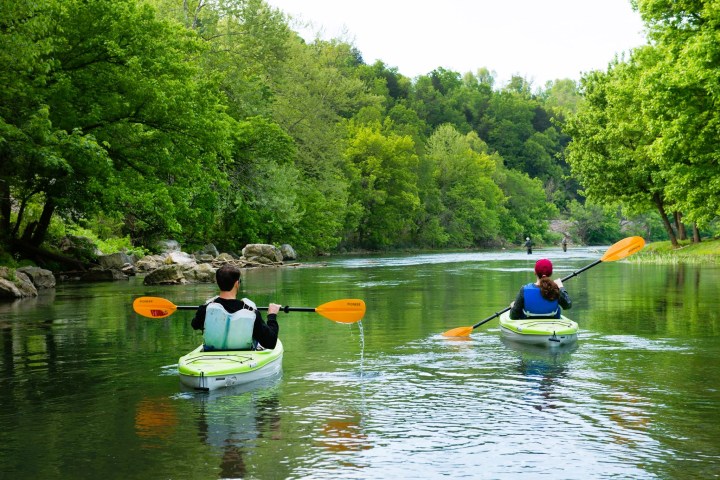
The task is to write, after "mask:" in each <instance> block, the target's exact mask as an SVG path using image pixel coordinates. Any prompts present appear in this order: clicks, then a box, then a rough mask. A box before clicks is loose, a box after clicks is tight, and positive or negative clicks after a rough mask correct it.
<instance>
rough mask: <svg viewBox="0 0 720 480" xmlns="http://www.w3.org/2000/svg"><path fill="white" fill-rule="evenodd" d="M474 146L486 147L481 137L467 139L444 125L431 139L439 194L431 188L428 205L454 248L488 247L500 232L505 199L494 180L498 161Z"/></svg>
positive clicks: (430, 153)
mask: <svg viewBox="0 0 720 480" xmlns="http://www.w3.org/2000/svg"><path fill="white" fill-rule="evenodd" d="M474 146H475V147H476V148H478V147H479V148H485V145H484V144H483V143H482V142H481V141H480V140H479V138H478V137H477V134H475V133H474V132H473V133H470V134H468V135H467V136H465V135H462V134H460V133H459V132H458V131H457V130H456V129H455V128H454V127H453V126H451V125H443V126H441V127H439V128H438V129H437V130H436V131H435V133H433V135H432V136H431V137H430V138H429V139H428V143H427V147H426V149H427V152H426V156H427V158H428V160H429V161H430V164H431V166H432V168H433V171H432V175H433V180H434V186H435V189H436V191H437V193H434V190H435V189H431V190H430V193H432V195H428V196H427V197H426V199H425V204H426V205H428V206H432V207H434V208H432V209H431V210H430V212H429V213H436V214H437V215H438V217H439V225H440V227H442V229H443V231H444V232H446V233H447V244H448V245H451V246H457V247H470V246H477V245H483V244H488V243H491V242H492V241H493V240H495V239H496V238H497V236H498V234H499V232H500V211H501V209H502V207H503V202H504V199H505V198H504V196H503V193H502V191H501V190H500V188H498V186H497V185H496V184H495V183H494V181H493V179H492V175H493V173H494V170H495V162H494V161H493V160H492V159H491V158H490V156H489V155H488V154H487V153H484V152H481V151H477V150H476V149H474V148H473V147H474ZM437 207H440V208H437ZM433 210H434V211H433ZM431 225H432V224H431ZM440 238H442V237H440Z"/></svg>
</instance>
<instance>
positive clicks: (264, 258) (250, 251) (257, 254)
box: [242, 243, 283, 265]
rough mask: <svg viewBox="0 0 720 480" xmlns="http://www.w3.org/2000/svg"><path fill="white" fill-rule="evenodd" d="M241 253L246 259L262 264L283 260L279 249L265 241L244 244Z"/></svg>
mask: <svg viewBox="0 0 720 480" xmlns="http://www.w3.org/2000/svg"><path fill="white" fill-rule="evenodd" d="M242 254H243V257H245V258H246V259H247V261H249V262H255V263H261V264H264V265H267V264H275V263H282V261H283V255H282V253H280V249H279V248H277V247H276V246H274V245H268V244H266V243H251V244H248V245H245V248H243V250H242Z"/></svg>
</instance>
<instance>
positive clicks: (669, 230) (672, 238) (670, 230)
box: [653, 193, 680, 248]
mask: <svg viewBox="0 0 720 480" xmlns="http://www.w3.org/2000/svg"><path fill="white" fill-rule="evenodd" d="M653 202H654V203H655V206H656V207H657V209H658V213H659V214H660V218H661V219H662V222H663V226H664V227H665V231H666V232H667V234H668V237H669V238H670V243H671V244H672V246H673V248H678V247H679V246H680V245H678V241H677V237H676V236H675V231H674V230H673V228H672V224H671V223H670V220H669V219H668V216H667V214H666V213H665V208H664V206H663V201H662V198H661V197H660V194H659V193H655V194H653Z"/></svg>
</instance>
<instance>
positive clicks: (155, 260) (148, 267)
mask: <svg viewBox="0 0 720 480" xmlns="http://www.w3.org/2000/svg"><path fill="white" fill-rule="evenodd" d="M164 262H165V257H164V256H162V255H146V256H144V257H142V258H141V259H140V260H138V261H137V262H135V268H137V270H138V271H139V272H151V271H153V270H155V269H157V268H159V267H160V266H161V265H163V263H164Z"/></svg>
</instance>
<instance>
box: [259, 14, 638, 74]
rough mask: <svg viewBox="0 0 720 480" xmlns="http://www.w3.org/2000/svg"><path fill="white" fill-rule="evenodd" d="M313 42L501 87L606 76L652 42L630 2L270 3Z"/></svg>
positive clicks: (411, 70)
mask: <svg viewBox="0 0 720 480" xmlns="http://www.w3.org/2000/svg"><path fill="white" fill-rule="evenodd" d="M266 2H267V3H268V4H270V5H271V6H273V7H275V8H278V9H279V10H282V11H283V12H285V13H286V14H288V15H290V16H291V17H292V18H293V21H292V22H293V23H291V27H292V29H293V30H295V31H296V32H298V33H299V34H300V35H301V36H302V37H303V38H305V39H306V40H307V41H312V40H313V39H314V38H316V36H317V35H318V34H319V36H320V37H321V38H323V39H331V38H340V39H343V40H345V41H348V42H350V43H352V44H353V45H355V47H356V48H357V49H358V50H359V51H360V53H361V54H362V57H363V60H364V61H365V63H367V64H372V63H374V62H375V61H376V60H382V61H383V62H384V63H385V64H386V65H387V66H388V67H395V68H397V69H398V72H399V73H401V74H402V75H405V76H406V77H410V78H414V77H416V76H418V75H425V74H427V73H429V72H431V71H432V70H434V69H436V68H438V67H443V68H445V69H447V70H453V71H456V72H459V73H461V74H462V73H466V72H473V73H475V72H476V71H477V69H478V68H482V67H485V68H487V69H488V70H490V71H492V72H495V79H496V86H498V85H499V86H502V85H503V84H504V83H507V81H508V80H510V78H511V77H512V76H513V75H520V76H522V77H525V78H526V79H527V80H529V81H531V82H532V85H533V86H534V87H536V88H537V87H542V86H544V85H545V83H546V82H547V81H550V80H556V79H564V78H570V79H573V80H579V79H580V77H581V75H582V73H584V72H587V71H591V70H605V69H606V68H607V65H608V63H609V62H611V61H612V59H613V58H614V57H615V55H616V54H617V55H621V54H622V53H623V52H628V51H629V50H631V49H632V48H635V47H639V46H641V45H644V44H646V43H647V41H646V39H645V35H644V32H643V24H642V21H641V20H640V15H639V14H638V13H637V12H634V11H633V10H632V8H631V6H630V0H431V1H429V0H352V1H349V0H266Z"/></svg>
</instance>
